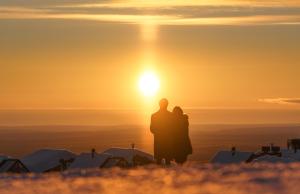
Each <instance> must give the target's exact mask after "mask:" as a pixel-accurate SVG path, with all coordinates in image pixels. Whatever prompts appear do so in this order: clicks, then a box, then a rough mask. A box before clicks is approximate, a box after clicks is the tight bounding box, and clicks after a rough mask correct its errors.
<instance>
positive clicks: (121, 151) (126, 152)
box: [103, 148, 154, 163]
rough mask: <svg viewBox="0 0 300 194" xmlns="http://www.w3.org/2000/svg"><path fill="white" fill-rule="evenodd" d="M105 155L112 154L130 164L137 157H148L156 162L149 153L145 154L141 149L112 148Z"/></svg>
mask: <svg viewBox="0 0 300 194" xmlns="http://www.w3.org/2000/svg"><path fill="white" fill-rule="evenodd" d="M103 153H106V154H110V155H112V156H114V157H123V158H124V159H125V160H127V162H128V163H132V159H133V157H134V156H135V155H139V156H142V157H146V158H148V159H149V160H154V158H153V156H152V155H151V154H149V153H146V152H143V151H141V150H139V149H131V148H128V149H127V148H110V149H108V150H106V151H104V152H103Z"/></svg>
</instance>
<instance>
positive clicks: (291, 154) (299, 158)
mask: <svg viewBox="0 0 300 194" xmlns="http://www.w3.org/2000/svg"><path fill="white" fill-rule="evenodd" d="M281 153H282V157H286V158H292V159H295V160H297V161H300V150H297V152H296V153H295V152H294V150H291V149H282V150H281Z"/></svg>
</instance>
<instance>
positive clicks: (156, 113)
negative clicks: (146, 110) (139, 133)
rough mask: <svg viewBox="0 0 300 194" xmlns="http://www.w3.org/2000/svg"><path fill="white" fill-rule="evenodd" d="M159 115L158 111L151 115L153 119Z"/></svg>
mask: <svg viewBox="0 0 300 194" xmlns="http://www.w3.org/2000/svg"><path fill="white" fill-rule="evenodd" d="M157 115H159V111H156V112H155V113H153V114H152V115H151V117H156V116H157Z"/></svg>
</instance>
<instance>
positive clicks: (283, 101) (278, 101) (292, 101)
mask: <svg viewBox="0 0 300 194" xmlns="http://www.w3.org/2000/svg"><path fill="white" fill-rule="evenodd" d="M259 101H260V102H265V103H272V104H299V105H300V98H264V99H259Z"/></svg>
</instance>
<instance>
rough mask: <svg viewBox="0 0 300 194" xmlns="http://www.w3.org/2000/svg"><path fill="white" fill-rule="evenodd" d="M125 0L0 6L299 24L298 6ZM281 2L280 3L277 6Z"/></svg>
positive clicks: (53, 13)
mask: <svg viewBox="0 0 300 194" xmlns="http://www.w3.org/2000/svg"><path fill="white" fill-rule="evenodd" d="M251 2H252V4H251V3H250V1H230V2H228V1H226V3H225V1H224V2H223V1H221V3H216V1H208V3H206V4H205V3H199V2H198V1H164V2H159V3H158V2H155V1H142V2H141V1H128V2H122V3H120V2H117V3H113V2H108V1H103V3H100V4H74V5H70V4H63V3H61V4H57V5H51V6H49V5H48V6H47V5H46V6H41V7H34V6H33V7H32V6H31V7H30V6H29V7H17V6H16V7H13V6H9V7H7V6H6V7H5V6H2V7H1V6H0V19H67V20H93V21H102V22H119V23H129V24H145V23H153V24H155V25H299V24H300V6H296V7H291V6H290V4H288V3H287V5H289V6H283V5H284V4H283V3H282V2H280V3H278V2H279V1H271V2H270V3H268V4H266V2H264V1H262V3H257V2H256V1H255V3H253V1H251ZM279 5H281V6H279Z"/></svg>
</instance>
